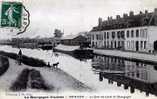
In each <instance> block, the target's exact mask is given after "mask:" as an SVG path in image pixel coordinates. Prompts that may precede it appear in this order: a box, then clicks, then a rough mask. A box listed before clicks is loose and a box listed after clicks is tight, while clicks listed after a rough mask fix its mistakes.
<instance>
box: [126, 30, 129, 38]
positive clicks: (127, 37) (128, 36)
mask: <svg viewBox="0 0 157 99" xmlns="http://www.w3.org/2000/svg"><path fill="white" fill-rule="evenodd" d="M126 35H127V38H129V30H128V31H127V34H126Z"/></svg>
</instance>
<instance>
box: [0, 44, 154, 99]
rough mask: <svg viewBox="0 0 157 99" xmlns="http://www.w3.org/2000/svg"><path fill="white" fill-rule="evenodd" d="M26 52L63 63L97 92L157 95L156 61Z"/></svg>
mask: <svg viewBox="0 0 157 99" xmlns="http://www.w3.org/2000/svg"><path fill="white" fill-rule="evenodd" d="M0 51H6V52H12V53H18V51H19V49H17V48H12V47H10V46H0ZM22 52H23V54H24V55H27V56H30V57H34V58H38V59H42V60H44V61H45V62H46V63H48V62H50V64H53V63H56V62H59V66H58V67H59V68H60V69H62V70H63V71H65V72H67V73H68V74H70V75H72V76H73V77H74V78H76V79H77V80H79V81H80V82H82V83H84V84H85V85H87V86H89V87H90V88H92V89H93V90H94V92H96V93H102V94H105V95H106V94H108V95H111V94H112V95H126V96H131V97H133V98H132V99H139V98H141V99H145V98H150V99H152V98H154V99H155V98H156V95H157V67H156V66H155V65H152V64H146V63H142V62H138V61H136V62H135V61H129V60H124V59H121V58H117V57H109V56H100V55H94V57H93V58H92V59H76V58H74V56H71V55H67V54H63V53H58V52H55V53H53V52H52V51H51V50H49V51H43V50H41V49H26V48H23V49H22Z"/></svg>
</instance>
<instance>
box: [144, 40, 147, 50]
mask: <svg viewBox="0 0 157 99" xmlns="http://www.w3.org/2000/svg"><path fill="white" fill-rule="evenodd" d="M146 43H147V42H146V41H144V49H146Z"/></svg>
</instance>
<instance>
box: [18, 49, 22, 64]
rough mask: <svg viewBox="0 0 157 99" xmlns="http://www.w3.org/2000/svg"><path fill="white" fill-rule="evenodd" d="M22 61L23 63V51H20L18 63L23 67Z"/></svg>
mask: <svg viewBox="0 0 157 99" xmlns="http://www.w3.org/2000/svg"><path fill="white" fill-rule="evenodd" d="M21 61H22V51H21V49H20V51H19V53H18V63H19V65H21Z"/></svg>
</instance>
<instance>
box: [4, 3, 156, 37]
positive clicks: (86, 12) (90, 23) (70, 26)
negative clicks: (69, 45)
mask: <svg viewBox="0 0 157 99" xmlns="http://www.w3.org/2000/svg"><path fill="white" fill-rule="evenodd" d="M16 1H22V2H23V4H24V5H25V7H26V8H27V10H29V12H30V21H31V23H30V26H29V27H28V29H27V30H26V32H25V33H23V34H21V35H19V36H18V37H30V38H34V37H52V36H53V32H54V29H55V28H57V29H61V30H62V31H64V35H69V34H77V33H79V32H83V31H90V30H91V29H92V27H94V26H96V25H97V24H98V18H99V17H102V18H103V20H105V19H107V17H108V16H113V18H115V16H116V15H121V16H122V15H123V13H129V11H134V12H135V14H137V13H139V11H143V12H144V11H145V10H148V11H149V12H152V11H153V10H154V8H155V7H157V0H16ZM1 34H2V33H1ZM6 37H12V36H11V35H8V36H6Z"/></svg>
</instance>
